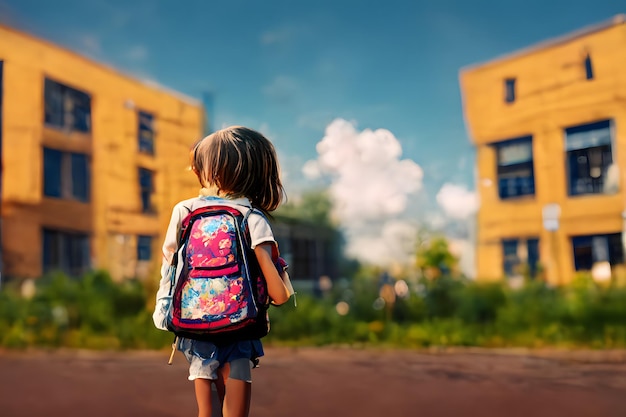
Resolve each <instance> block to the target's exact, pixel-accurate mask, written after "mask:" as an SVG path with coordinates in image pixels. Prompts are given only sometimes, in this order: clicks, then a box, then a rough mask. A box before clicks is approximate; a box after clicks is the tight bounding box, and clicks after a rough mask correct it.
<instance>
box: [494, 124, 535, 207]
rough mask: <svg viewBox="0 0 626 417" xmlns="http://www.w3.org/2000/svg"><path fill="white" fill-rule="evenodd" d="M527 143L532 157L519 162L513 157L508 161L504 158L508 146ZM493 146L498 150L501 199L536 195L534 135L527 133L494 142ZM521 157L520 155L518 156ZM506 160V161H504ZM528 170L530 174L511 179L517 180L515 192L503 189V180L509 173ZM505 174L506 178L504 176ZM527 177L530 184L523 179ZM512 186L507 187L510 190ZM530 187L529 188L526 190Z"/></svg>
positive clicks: (497, 169) (497, 165) (497, 164)
mask: <svg viewBox="0 0 626 417" xmlns="http://www.w3.org/2000/svg"><path fill="white" fill-rule="evenodd" d="M524 144H526V145H527V146H528V147H529V149H530V159H527V160H523V159H522V160H520V161H518V162H514V161H515V158H513V162H506V158H503V153H504V152H505V151H506V148H507V147H514V146H520V145H524ZM492 146H493V147H494V149H495V152H496V183H497V185H498V197H499V198H500V200H510V199H517V198H525V197H534V196H535V194H536V190H535V156H534V149H533V136H532V135H525V136H520V137H516V138H512V139H506V140H503V141H499V142H496V143H493V144H492ZM518 159H519V157H518ZM503 160H504V161H503ZM516 169H517V170H528V171H529V174H528V175H526V176H514V177H513V178H510V179H509V180H514V181H515V182H517V184H515V187H514V188H515V189H516V190H518V191H517V192H515V193H508V192H507V193H505V192H504V191H503V190H504V189H505V187H504V186H503V185H502V183H503V180H504V179H507V178H506V176H507V175H511V174H512V173H514V171H515V170H516ZM503 176H504V178H503ZM524 179H526V180H527V181H530V183H531V184H530V185H528V184H524V183H523V181H524ZM511 188H512V187H510V186H507V187H506V189H507V190H510V189H511ZM526 189H528V190H526Z"/></svg>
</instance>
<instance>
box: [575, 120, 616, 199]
mask: <svg viewBox="0 0 626 417" xmlns="http://www.w3.org/2000/svg"><path fill="white" fill-rule="evenodd" d="M594 127H596V129H594ZM603 129H608V135H609V139H608V143H604V142H603V141H602V140H601V139H596V138H594V139H593V140H595V141H596V142H599V143H595V144H593V146H587V147H581V145H576V144H575V143H576V142H575V138H574V135H577V134H578V135H581V137H582V135H584V134H585V133H589V132H593V131H598V132H599V131H602V130H603ZM570 135H571V136H570ZM563 136H564V151H565V168H566V174H567V195H568V197H581V196H594V195H607V194H612V192H609V191H607V189H606V186H607V181H606V180H607V179H608V170H609V168H610V167H611V166H612V165H613V164H615V163H616V162H615V160H616V158H615V155H614V153H615V152H616V150H615V126H614V122H613V120H612V119H603V120H596V121H594V122H589V123H583V124H578V125H574V126H569V127H565V128H564V129H563ZM570 137H571V138H572V140H571V142H570V141H569V139H570ZM581 140H582V141H585V140H589V139H580V140H579V141H581ZM570 148H571V149H570ZM607 148H608V151H607ZM590 150H595V151H597V152H599V157H600V158H601V164H602V165H601V167H600V168H601V172H600V175H599V176H598V177H594V176H592V175H591V170H592V168H593V167H591V163H590V162H589V160H590V159H591V158H590V152H589V151H590ZM583 153H584V155H585V156H584V157H585V159H586V161H587V162H586V164H587V169H588V170H589V174H588V175H587V176H586V177H583V176H580V177H578V176H577V177H576V178H575V179H574V177H573V175H575V173H574V169H575V168H577V171H580V166H581V165H580V164H577V165H576V166H573V164H572V161H573V157H574V156H576V155H578V156H576V160H580V158H581V157H582V154H583ZM607 155H608V158H609V159H610V161H609V162H608V163H606V164H605V157H606V156H607ZM584 180H587V184H581V182H580V181H584ZM581 187H585V188H586V190H581ZM590 187H591V191H590V190H589V188H590Z"/></svg>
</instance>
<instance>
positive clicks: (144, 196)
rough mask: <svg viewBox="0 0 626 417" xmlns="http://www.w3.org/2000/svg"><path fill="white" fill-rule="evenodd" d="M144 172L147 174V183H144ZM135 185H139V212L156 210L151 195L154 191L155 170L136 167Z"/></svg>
mask: <svg viewBox="0 0 626 417" xmlns="http://www.w3.org/2000/svg"><path fill="white" fill-rule="evenodd" d="M145 174H149V178H150V180H149V184H148V183H144V179H145V178H148V177H147V176H145ZM137 176H138V179H137V185H138V186H139V199H140V205H141V212H142V213H144V214H154V213H155V212H156V210H155V207H154V202H153V195H154V193H155V186H154V182H155V181H154V179H155V176H156V173H155V171H153V170H151V169H148V168H144V167H138V169H137Z"/></svg>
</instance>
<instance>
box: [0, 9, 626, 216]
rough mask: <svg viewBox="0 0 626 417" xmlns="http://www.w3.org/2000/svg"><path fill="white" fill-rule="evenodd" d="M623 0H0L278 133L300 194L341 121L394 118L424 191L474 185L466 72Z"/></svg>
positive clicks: (106, 58) (36, 23)
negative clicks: (462, 85)
mask: <svg viewBox="0 0 626 417" xmlns="http://www.w3.org/2000/svg"><path fill="white" fill-rule="evenodd" d="M618 3H619V2H618V1H616V0H594V1H577V0H568V1H564V0H553V1H545V0H541V1H538V0H527V1H523V2H521V1H516V2H512V1H504V0H500V1H495V0H493V1H488V0H475V1H469V0H437V1H418V0H416V1H396V0H387V1H381V2H364V1H362V0H359V1H356V0H343V1H342V0H332V1H328V0H316V1H308V2H307V1H293V0H263V1H261V0H230V1H213V0H207V1H202V0H185V1H179V2H174V1H148V0H138V1H132V0H123V1H122V0H112V1H107V0H57V1H37V0H0V22H1V23H4V24H8V25H11V26H13V27H15V28H17V29H21V30H24V31H26V32H29V33H32V34H34V35H36V36H39V37H42V38H46V39H48V40H50V41H52V42H54V43H57V44H60V45H63V46H65V47H67V48H69V49H72V50H75V51H77V52H80V53H83V54H86V55H89V56H90V57H93V58H95V59H96V60H98V61H101V62H104V63H106V64H108V65H111V66H114V67H117V68H119V69H121V70H123V71H126V72H129V73H131V74H134V75H135V76H137V77H139V78H145V79H150V80H154V81H157V82H159V83H160V84H163V85H165V86H168V87H170V88H173V89H175V90H178V91H181V92H183V93H185V94H187V95H189V96H192V97H196V98H200V96H201V94H202V93H203V92H205V91H210V92H212V93H213V97H214V115H215V124H216V125H217V126H218V127H219V126H223V125H229V124H243V125H248V126H250V127H252V128H256V129H260V130H262V131H263V132H264V133H266V134H268V136H269V137H270V138H271V139H272V140H273V141H274V142H275V144H276V146H277V148H278V149H279V150H280V153H281V157H282V159H283V165H285V166H286V170H287V171H288V173H289V179H290V181H291V182H290V184H291V187H292V190H289V189H288V191H291V192H295V191H296V188H298V189H299V188H301V187H306V186H307V182H306V181H304V180H301V179H299V175H300V174H299V172H297V171H299V169H300V167H301V166H303V165H304V164H305V162H306V161H307V160H310V159H315V158H316V150H315V146H316V144H317V143H318V142H319V141H320V140H321V139H322V138H323V137H324V131H325V128H326V126H328V125H329V123H331V122H332V121H333V120H334V119H336V118H342V119H346V120H349V121H353V122H354V123H355V124H356V127H357V129H359V130H362V129H366V128H370V129H378V128H383V129H387V130H389V131H390V132H392V133H393V135H394V136H395V138H397V140H398V141H399V142H400V144H401V146H402V158H406V159H411V160H413V161H414V162H415V163H416V164H418V165H419V166H420V167H421V169H422V170H423V189H422V191H420V197H419V199H418V201H419V203H420V204H421V205H423V206H427V207H430V209H433V210H435V209H436V208H437V205H436V203H435V202H434V201H435V195H436V194H437V192H438V190H439V189H440V188H441V187H442V186H443V185H444V184H445V183H452V184H457V185H462V186H466V187H468V188H469V189H470V190H471V189H473V188H474V184H473V162H474V161H473V155H474V154H473V150H472V147H471V145H470V143H469V140H468V138H467V135H466V132H465V125H464V121H463V114H462V106H461V94H460V91H459V85H458V74H459V70H460V69H461V68H462V67H464V66H467V65H470V64H474V63H479V62H483V61H487V60H490V59H493V58H496V57H498V56H500V55H502V54H505V53H508V52H512V51H515V50H517V49H520V48H523V47H526V46H529V45H531V44H534V43H537V42H540V41H542V40H545V39H548V38H552V37H555V36H560V35H563V34H566V33H568V32H571V31H574V30H577V29H580V28H582V27H585V26H588V25H591V24H595V23H598V22H601V21H604V20H607V19H609V18H611V17H612V16H614V15H616V14H618V13H623V12H626V4H623V5H622V8H621V9H619V8H618Z"/></svg>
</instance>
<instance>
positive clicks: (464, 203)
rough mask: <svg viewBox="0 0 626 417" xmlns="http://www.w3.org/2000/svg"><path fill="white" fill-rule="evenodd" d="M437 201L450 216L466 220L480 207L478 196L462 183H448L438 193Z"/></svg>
mask: <svg viewBox="0 0 626 417" xmlns="http://www.w3.org/2000/svg"><path fill="white" fill-rule="evenodd" d="M437 203H439V205H440V206H441V208H442V209H443V211H444V212H445V213H446V215H447V216H448V217H451V218H453V219H457V220H465V219H468V218H469V217H470V216H471V215H472V214H474V213H475V212H476V210H477V209H478V196H477V195H476V193H475V192H473V191H469V190H468V189H467V188H466V187H464V186H462V185H456V184H450V183H446V184H444V185H443V187H441V189H440V190H439V192H438V193H437Z"/></svg>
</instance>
